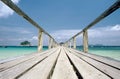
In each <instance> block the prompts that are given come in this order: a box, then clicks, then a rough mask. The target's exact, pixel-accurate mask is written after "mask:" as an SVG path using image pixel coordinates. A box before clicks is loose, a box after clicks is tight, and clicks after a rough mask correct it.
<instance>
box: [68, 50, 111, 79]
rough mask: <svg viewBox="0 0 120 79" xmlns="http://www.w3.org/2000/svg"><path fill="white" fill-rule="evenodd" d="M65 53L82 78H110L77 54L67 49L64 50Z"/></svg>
mask: <svg viewBox="0 0 120 79" xmlns="http://www.w3.org/2000/svg"><path fill="white" fill-rule="evenodd" d="M73 52H74V51H73ZM66 53H67V55H68V56H69V58H70V59H71V61H72V63H73V64H74V65H75V67H76V68H77V69H78V71H79V73H80V74H81V75H82V77H83V79H111V78H110V77H108V76H107V75H105V74H104V73H102V72H100V71H99V70H97V69H96V68H94V67H93V66H91V65H89V64H88V63H86V62H85V61H83V60H81V59H80V58H78V57H77V56H75V55H73V54H71V53H70V52H69V51H67V50H66Z"/></svg>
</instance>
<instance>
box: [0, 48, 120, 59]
mask: <svg viewBox="0 0 120 79" xmlns="http://www.w3.org/2000/svg"><path fill="white" fill-rule="evenodd" d="M47 49H48V47H47V46H44V47H43V50H47ZM77 49H78V50H81V51H82V46H77ZM36 52H37V46H31V47H26V46H7V47H0V60H2V59H6V58H12V57H17V56H22V55H25V54H30V53H36ZM89 53H92V54H97V55H101V56H106V57H111V58H114V59H117V60H120V46H90V47H89Z"/></svg>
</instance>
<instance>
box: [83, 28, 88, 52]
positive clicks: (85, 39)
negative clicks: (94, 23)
mask: <svg viewBox="0 0 120 79" xmlns="http://www.w3.org/2000/svg"><path fill="white" fill-rule="evenodd" d="M83 51H84V52H85V53H87V52H88V33H87V30H85V31H83Z"/></svg>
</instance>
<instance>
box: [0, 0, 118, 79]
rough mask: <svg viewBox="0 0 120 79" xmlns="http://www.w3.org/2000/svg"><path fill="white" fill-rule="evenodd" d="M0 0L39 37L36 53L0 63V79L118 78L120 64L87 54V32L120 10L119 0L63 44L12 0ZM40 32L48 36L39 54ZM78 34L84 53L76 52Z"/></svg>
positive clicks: (41, 39)
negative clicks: (47, 41)
mask: <svg viewBox="0 0 120 79" xmlns="http://www.w3.org/2000/svg"><path fill="white" fill-rule="evenodd" d="M1 1H2V2H3V3H5V4H6V5H7V6H9V7H10V8H11V9H13V10H14V11H15V12H16V13H18V15H20V16H21V17H23V18H24V19H26V20H27V21H28V22H30V23H31V24H32V25H33V26H35V27H36V28H37V30H38V32H39V34H38V52H37V53H34V54H29V55H24V56H22V57H18V58H15V59H13V60H8V61H3V62H2V61H1V62H0V79H120V61H117V60H114V59H112V58H107V57H103V56H98V55H94V54H90V53H88V29H90V28H91V27H92V26H94V25H95V24H96V23H98V22H99V21H101V20H102V19H104V18H105V17H107V16H108V15H110V14H111V13H112V12H114V11H115V10H117V9H119V8H120V0H117V1H116V2H115V3H114V4H113V5H112V6H111V7H109V8H108V9H107V10H106V11H104V12H103V13H102V14H101V15H100V16H99V17H98V18H96V19H95V20H94V21H93V22H91V23H90V24H89V25H88V26H86V27H85V28H84V29H83V30H82V31H80V32H79V33H77V34H76V35H74V36H73V37H72V38H70V39H69V40H68V41H66V42H64V44H62V45H60V44H59V43H57V42H56V41H55V39H54V38H53V37H52V36H51V35H50V34H49V33H47V32H46V31H45V30H44V29H43V28H42V27H41V26H40V25H38V24H37V23H36V22H35V21H34V20H32V19H31V18H30V17H29V16H28V15H27V14H26V13H25V12H23V11H22V10H21V9H20V8H19V7H18V6H16V5H15V4H14V3H13V2H12V1H11V0H1ZM43 33H44V34H46V35H47V36H48V37H49V45H48V47H49V50H46V51H42V48H43ZM80 34H83V52H82V51H78V50H76V37H77V36H78V35H80ZM71 42H73V43H71ZM71 44H73V45H72V46H73V48H71Z"/></svg>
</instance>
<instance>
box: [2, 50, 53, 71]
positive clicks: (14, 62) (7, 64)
mask: <svg viewBox="0 0 120 79" xmlns="http://www.w3.org/2000/svg"><path fill="white" fill-rule="evenodd" d="M52 50H54V49H51V50H47V51H44V52H42V53H34V54H29V55H25V56H24V57H20V58H17V59H15V60H12V61H9V62H3V63H0V72H1V71H3V70H5V69H8V68H11V67H13V66H16V65H18V64H20V63H23V62H25V61H27V60H29V59H32V58H35V57H36V56H38V55H39V56H40V55H44V54H46V53H48V52H50V51H52Z"/></svg>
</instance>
